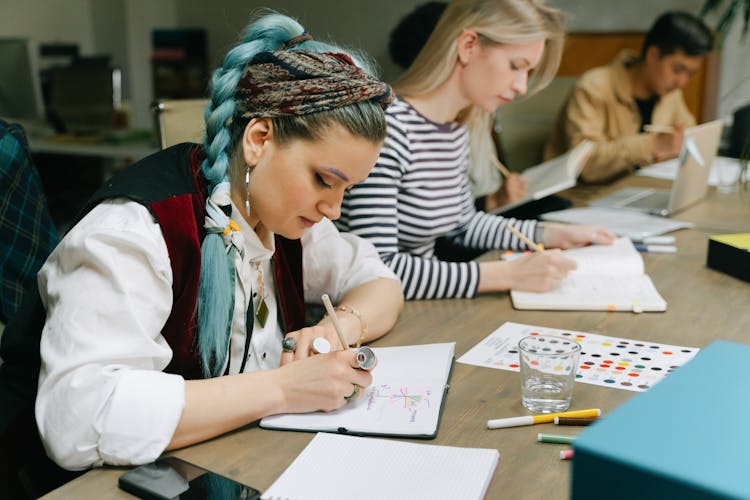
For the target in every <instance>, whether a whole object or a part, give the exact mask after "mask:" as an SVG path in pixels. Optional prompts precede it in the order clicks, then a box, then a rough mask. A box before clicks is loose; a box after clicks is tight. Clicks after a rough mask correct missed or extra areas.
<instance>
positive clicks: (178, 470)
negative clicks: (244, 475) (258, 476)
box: [117, 457, 260, 500]
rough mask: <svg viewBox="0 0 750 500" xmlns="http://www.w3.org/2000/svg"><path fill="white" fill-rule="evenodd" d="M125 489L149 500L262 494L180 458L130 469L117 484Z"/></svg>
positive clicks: (246, 498) (250, 499) (251, 498)
mask: <svg viewBox="0 0 750 500" xmlns="http://www.w3.org/2000/svg"><path fill="white" fill-rule="evenodd" d="M117 484H118V485H119V486H120V488H121V489H123V490H125V491H127V492H128V493H131V494H133V495H135V496H137V497H139V498H144V499H147V500H169V499H173V498H179V499H181V500H214V499H216V500H218V499H226V500H235V499H236V500H255V499H258V498H260V491H258V490H256V489H255V488H253V487H252V486H248V485H246V484H242V483H238V482H237V481H234V480H233V479H229V478H228V477H224V476H220V475H219V474H216V473H213V472H211V471H208V470H206V469H204V468H202V467H198V466H197V465H193V464H191V463H190V462H186V461H184V460H181V459H179V458H177V457H164V458H160V459H159V460H157V461H156V462H153V463H150V464H146V465H141V466H139V467H136V468H135V469H132V470H129V471H128V472H126V473H125V474H123V475H122V476H120V479H119V480H118V481H117Z"/></svg>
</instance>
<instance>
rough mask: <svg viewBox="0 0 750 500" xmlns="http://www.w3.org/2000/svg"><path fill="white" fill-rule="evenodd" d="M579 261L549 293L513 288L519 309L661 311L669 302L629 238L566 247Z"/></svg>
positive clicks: (514, 304)
mask: <svg viewBox="0 0 750 500" xmlns="http://www.w3.org/2000/svg"><path fill="white" fill-rule="evenodd" d="M564 253H565V255H566V256H567V257H570V258H571V259H573V260H575V261H576V262H577V263H578V268H577V269H576V270H575V271H572V272H571V273H569V274H568V276H567V277H566V278H565V279H564V280H563V281H562V283H561V284H560V286H558V287H557V288H556V289H554V290H552V291H550V292H546V293H532V292H519V291H516V290H512V291H511V292H510V297H511V299H512V300H513V307H515V308H516V309H540V310H546V309H552V310H570V311H633V312H661V311H665V310H666V309H667V302H666V301H665V300H664V298H662V296H661V295H659V292H658V291H657V290H656V287H654V284H653V282H652V281H651V278H649V277H648V275H647V274H645V273H644V268H643V258H641V255H640V254H639V253H638V251H637V250H636V249H635V247H634V246H633V243H631V241H630V240H629V239H628V238H618V239H617V240H615V242H614V243H613V244H612V245H592V246H588V247H583V248H574V249H571V250H565V251H564Z"/></svg>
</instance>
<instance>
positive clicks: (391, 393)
mask: <svg viewBox="0 0 750 500" xmlns="http://www.w3.org/2000/svg"><path fill="white" fill-rule="evenodd" d="M455 345H456V344H455V342H451V343H445V344H425V345H413V346H401V347H377V348H373V350H374V351H375V355H376V356H377V357H378V364H377V366H376V367H375V368H374V369H373V371H372V377H373V380H372V385H370V386H369V387H367V388H366V389H365V390H364V394H363V395H362V396H360V397H359V399H357V400H355V401H353V402H351V403H349V404H347V405H344V406H343V407H341V408H339V409H338V410H336V411H332V412H328V413H326V412H320V411H319V412H312V413H289V414H282V415H273V416H270V417H266V418H264V419H262V420H261V421H260V426H261V427H262V428H264V429H278V430H294V431H311V432H317V431H323V432H338V433H341V434H355V435H381V436H403V437H411V438H423V439H431V438H434V437H435V435H436V434H437V429H438V424H439V423H440V415H441V413H442V408H443V402H444V399H445V393H446V392H447V391H448V379H449V377H450V372H451V367H452V366H453V350H454V348H455Z"/></svg>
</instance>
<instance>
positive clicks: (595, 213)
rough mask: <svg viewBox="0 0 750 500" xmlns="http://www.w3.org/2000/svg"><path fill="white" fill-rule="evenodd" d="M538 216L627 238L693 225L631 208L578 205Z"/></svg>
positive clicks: (656, 233)
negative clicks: (601, 229) (605, 230)
mask: <svg viewBox="0 0 750 500" xmlns="http://www.w3.org/2000/svg"><path fill="white" fill-rule="evenodd" d="M542 219H544V220H549V221H554V222H565V223H568V224H588V225H593V226H602V227H606V228H607V229H609V230H610V231H612V232H613V233H615V234H616V235H618V236H629V237H631V238H645V237H648V236H657V235H659V234H664V233H668V232H671V231H676V230H678V229H682V228H689V227H693V224H691V223H690V222H684V221H680V220H676V219H668V218H666V217H657V216H654V215H648V214H645V213H642V212H637V211H635V210H622V209H620V208H604V207H581V208H569V209H567V210H558V211H556V212H548V213H546V214H542Z"/></svg>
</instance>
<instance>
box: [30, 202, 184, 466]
mask: <svg viewBox="0 0 750 500" xmlns="http://www.w3.org/2000/svg"><path fill="white" fill-rule="evenodd" d="M38 279H39V290H40V294H41V297H42V301H43V302H44V304H45V307H46V310H47V320H46V324H45V326H44V330H43V333H42V339H41V345H40V349H41V357H42V366H41V372H40V376H39V393H38V396H37V401H36V418H37V422H38V426H39V432H40V434H41V437H42V441H43V442H44V445H45V448H46V450H47V453H48V454H49V455H50V457H51V458H52V459H54V460H55V462H57V463H58V464H59V465H60V466H62V467H64V468H66V469H72V470H75V469H83V468H87V467H91V466H97V465H102V464H112V465H125V464H141V463H147V462H151V461H153V460H154V459H156V458H157V457H158V456H159V455H160V454H161V453H162V452H163V451H164V449H165V448H166V446H167V445H168V444H169V442H170V440H171V438H172V435H173V434H174V431H175V429H176V427H177V424H178V422H179V420H180V417H181V415H182V410H183V407H184V405H185V382H184V379H183V378H182V377H181V376H178V375H172V374H167V373H164V372H162V370H163V369H164V368H165V367H166V366H167V365H168V364H169V361H170V360H171V358H172V351H171V349H170V348H169V346H168V345H167V343H166V341H165V339H164V338H163V337H162V335H161V333H160V332H161V329H162V327H163V325H164V324H165V322H166V320H167V318H168V316H169V313H170V311H171V308H172V270H171V268H170V261H169V254H168V252H167V247H166V244H165V242H164V239H163V237H162V234H161V230H160V228H159V225H158V224H157V223H156V222H155V221H154V220H153V218H152V216H151V214H150V213H149V212H148V210H147V209H146V208H145V207H143V206H142V205H140V204H138V203H135V202H132V201H126V200H113V201H108V202H104V203H102V204H101V205H99V206H97V207H95V208H94V209H93V210H92V211H91V212H89V213H88V214H87V215H86V216H85V217H84V218H83V219H82V220H81V221H80V222H79V223H78V224H77V225H76V226H75V227H73V229H71V231H70V232H69V233H68V234H67V235H66V236H65V238H64V239H63V240H62V242H61V243H60V245H59V246H58V247H57V248H56V249H55V251H54V252H53V253H52V255H51V256H50V258H49V259H48V260H47V262H46V264H45V265H44V267H43V268H42V269H41V271H40V273H39V278H38Z"/></svg>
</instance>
